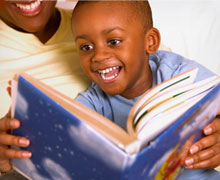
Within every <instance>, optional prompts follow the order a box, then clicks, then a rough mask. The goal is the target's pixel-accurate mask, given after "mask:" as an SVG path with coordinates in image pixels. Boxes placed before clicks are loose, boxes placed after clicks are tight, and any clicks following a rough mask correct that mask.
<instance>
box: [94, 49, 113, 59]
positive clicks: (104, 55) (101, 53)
mask: <svg viewBox="0 0 220 180" xmlns="http://www.w3.org/2000/svg"><path fill="white" fill-rule="evenodd" d="M110 56H111V54H110V52H109V51H108V50H107V49H106V48H104V47H100V48H96V50H95V54H94V56H93V58H92V62H98V61H104V60H107V59H109V58H110Z"/></svg>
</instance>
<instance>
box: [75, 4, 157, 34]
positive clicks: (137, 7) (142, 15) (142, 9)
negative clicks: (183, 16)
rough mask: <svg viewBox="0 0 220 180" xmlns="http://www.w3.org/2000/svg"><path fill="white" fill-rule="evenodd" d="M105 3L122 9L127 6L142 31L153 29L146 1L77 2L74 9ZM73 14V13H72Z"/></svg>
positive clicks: (150, 12) (149, 9)
mask: <svg viewBox="0 0 220 180" xmlns="http://www.w3.org/2000/svg"><path fill="white" fill-rule="evenodd" d="M102 1H103V2H107V3H114V2H116V3H118V4H119V3H121V5H122V8H123V6H124V5H128V6H129V7H131V8H130V9H131V10H132V17H130V18H135V20H138V19H140V22H141V23H142V25H143V28H144V31H146V30H147V29H149V28H152V27H153V18H152V11H151V7H150V4H149V2H148V1H147V0H121V1H105V0H97V1H96V0H87V1H85V0H79V1H78V3H77V4H76V6H75V8H74V9H77V8H78V7H79V6H80V5H82V4H85V3H94V2H102ZM73 13H74V11H73Z"/></svg>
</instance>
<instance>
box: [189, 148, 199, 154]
mask: <svg viewBox="0 0 220 180" xmlns="http://www.w3.org/2000/svg"><path fill="white" fill-rule="evenodd" d="M198 151H199V147H198V146H193V147H191V148H190V153H191V154H195V153H197V152H198Z"/></svg>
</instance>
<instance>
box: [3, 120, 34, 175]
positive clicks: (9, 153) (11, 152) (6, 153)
mask: <svg viewBox="0 0 220 180" xmlns="http://www.w3.org/2000/svg"><path fill="white" fill-rule="evenodd" d="M19 127H20V122H19V121H18V120H16V119H11V118H9V116H5V117H3V118H2V119H0V172H7V171H9V170H10V169H11V168H12V166H11V163H10V161H9V159H13V158H30V157H31V153H30V152H27V151H23V150H15V149H11V148H10V147H9V146H11V145H13V146H20V147H26V146H28V145H29V143H30V142H29V140H28V139H26V138H24V137H18V136H14V135H12V134H10V133H9V132H10V130H12V129H16V128H19Z"/></svg>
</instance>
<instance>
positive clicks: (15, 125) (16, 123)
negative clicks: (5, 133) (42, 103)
mask: <svg viewBox="0 0 220 180" xmlns="http://www.w3.org/2000/svg"><path fill="white" fill-rule="evenodd" d="M9 123H10V126H11V127H18V126H19V124H20V123H19V122H18V121H17V120H12V121H10V122H9Z"/></svg>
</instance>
